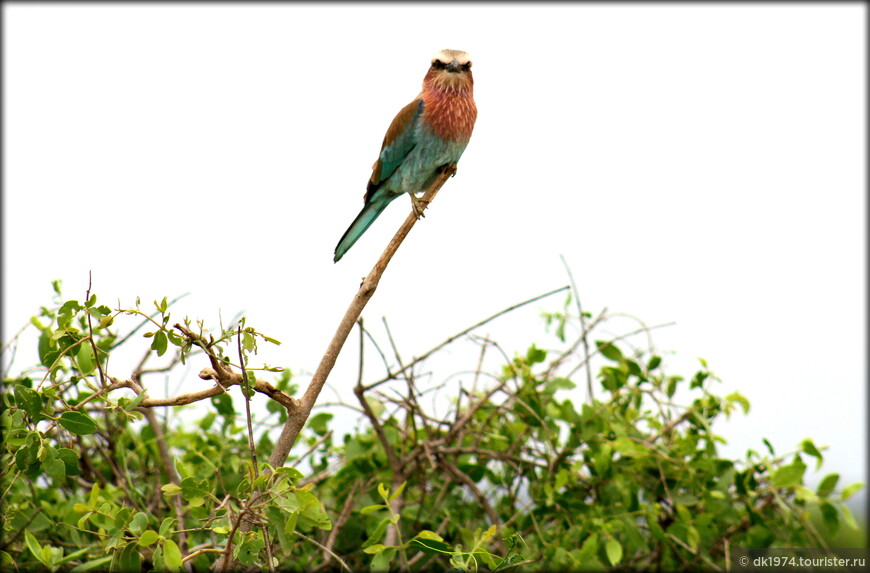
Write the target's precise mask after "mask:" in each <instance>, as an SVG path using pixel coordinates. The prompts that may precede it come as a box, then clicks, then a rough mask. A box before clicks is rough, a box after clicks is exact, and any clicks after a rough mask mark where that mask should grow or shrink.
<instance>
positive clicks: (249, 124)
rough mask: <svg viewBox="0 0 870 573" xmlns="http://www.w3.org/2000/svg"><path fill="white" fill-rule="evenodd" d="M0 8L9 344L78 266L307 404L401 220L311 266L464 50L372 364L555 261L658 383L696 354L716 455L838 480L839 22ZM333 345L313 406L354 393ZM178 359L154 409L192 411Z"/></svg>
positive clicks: (315, 8) (548, 12) (561, 10)
mask: <svg viewBox="0 0 870 573" xmlns="http://www.w3.org/2000/svg"><path fill="white" fill-rule="evenodd" d="M3 9H4V16H5V29H4V31H3V36H4V58H5V61H4V62H3V63H4V86H5V93H4V96H5V101H4V105H5V115H4V123H5V126H4V136H5V146H4V149H5V158H4V159H5V174H4V176H5V181H4V210H3V233H4V236H3V239H4V252H3V255H4V256H3V259H4V262H3V265H4V268H3V271H4V275H3V276H4V283H3V329H4V333H5V334H4V335H5V337H6V338H8V337H9V336H11V335H12V334H14V333H15V332H16V331H18V329H19V328H20V327H21V326H23V325H24V324H26V323H27V321H28V319H29V317H30V316H31V315H33V314H34V313H35V312H36V311H37V309H38V307H39V306H40V305H44V304H48V303H49V301H50V299H51V286H50V281H51V280H53V279H57V278H60V279H63V281H64V288H65V294H66V296H67V297H68V298H78V299H79V300H81V299H82V298H83V297H84V292H85V289H86V288H87V281H88V271H92V272H93V281H94V285H93V288H94V292H96V293H97V294H98V296H99V297H100V300H101V302H103V303H106V304H109V305H111V306H113V307H114V306H116V305H117V304H118V303H119V301H120V304H122V305H128V306H129V305H132V304H133V303H134V301H135V298H136V297H137V296H140V297H141V298H142V300H143V302H144V303H146V304H149V305H150V301H151V300H153V299H159V298H162V297H163V296H167V295H168V296H169V297H170V298H172V297H173V296H177V295H180V294H183V293H185V292H190V293H191V294H190V295H189V296H187V297H186V298H185V299H183V300H182V301H181V302H180V303H179V304H178V305H177V307H176V310H175V313H176V314H175V316H177V317H180V316H182V315H184V314H188V315H190V316H192V317H199V318H203V319H204V320H205V321H206V322H207V323H208V324H210V325H217V323H218V321H219V320H220V318H223V320H224V321H225V322H226V321H228V320H229V319H230V318H231V317H232V316H234V315H235V314H236V313H238V312H244V313H245V314H246V315H247V316H248V321H249V324H251V325H254V326H256V327H257V328H258V329H260V330H261V331H263V332H266V333H268V334H269V335H271V336H274V337H275V338H278V339H280V340H281V341H282V342H283V345H282V346H281V347H279V348H277V349H274V350H269V351H268V352H266V353H264V355H263V358H264V359H265V360H266V361H267V362H269V363H271V364H279V365H285V366H289V367H291V368H292V369H293V370H294V372H296V373H297V374H298V377H297V381H298V382H300V383H303V384H304V383H305V382H306V381H307V378H308V377H307V375H306V373H310V372H311V371H313V370H314V368H315V367H316V365H317V363H318V361H319V358H320V355H321V354H322V352H323V350H324V349H325V348H326V345H327V343H328V341H329V339H330V337H331V336H332V333H333V332H334V329H335V326H336V325H337V322H338V320H339V318H340V317H341V316H342V314H343V313H344V311H345V309H346V306H347V304H348V303H349V302H350V299H351V297H352V296H353V294H354V292H355V290H356V288H357V285H358V283H359V280H360V277H362V276H364V275H365V274H366V273H367V272H368V271H369V269H370V268H371V265H372V264H373V263H374V261H375V259H376V258H377V256H378V254H379V253H380V251H381V250H382V248H383V247H384V246H385V245H386V243H387V241H388V240H389V238H390V237H391V236H392V233H393V232H394V230H395V229H396V228H397V227H398V225H399V224H400V222H401V221H402V220H403V219H404V217H405V216H406V215H407V213H408V211H409V202H408V201H406V200H405V198H400V199H399V200H397V201H396V202H395V203H393V204H392V205H391V206H390V208H389V209H388V210H387V211H386V212H385V214H384V215H383V216H382V217H381V218H380V219H379V220H378V221H377V222H376V224H375V225H374V226H373V227H372V228H371V229H370V230H369V231H368V232H367V233H366V235H365V236H364V237H363V238H362V240H360V241H359V242H358V243H357V244H356V245H355V246H354V248H353V249H352V250H351V251H350V253H349V254H348V255H346V256H345V258H344V259H343V260H342V261H341V262H340V263H339V264H337V265H333V263H332V252H333V249H334V246H335V244H336V242H337V241H338V238H339V237H340V236H341V234H342V233H343V232H344V230H345V228H346V227H347V225H348V224H349V223H350V221H351V220H352V219H353V217H354V216H355V215H356V214H357V212H358V211H359V209H360V208H361V207H362V195H363V192H364V189H365V182H366V180H367V178H368V176H369V174H370V166H371V164H372V162H373V161H374V160H375V158H376V156H377V152H378V149H379V146H380V143H381V139H382V137H383V134H384V131H385V130H386V127H387V125H388V124H389V122H390V120H391V119H392V117H393V115H394V114H395V113H396V112H397V111H398V110H399V109H400V108H401V107H402V106H403V105H405V104H406V103H408V102H409V101H410V100H411V99H412V98H413V97H415V96H416V94H417V93H418V91H419V86H420V82H421V80H422V78H423V75H424V74H425V72H426V69H427V67H428V65H429V60H430V57H431V55H432V54H433V53H434V52H436V51H437V50H440V49H442V48H455V49H462V50H466V51H468V52H469V53H470V54H471V56H472V58H473V60H474V74H475V81H476V84H475V97H476V100H477V104H478V108H479V119H478V123H477V126H476V129H475V133H474V136H473V138H472V141H471V144H470V145H469V147H468V149H467V151H466V153H465V155H464V156H463V158H462V161H461V162H460V164H459V173H458V175H457V176H456V177H455V178H454V179H452V180H451V181H449V182H448V184H447V185H446V186H445V187H444V189H442V191H441V193H440V194H439V196H438V198H437V199H436V201H435V202H434V203H433V205H432V207H431V208H430V209H429V211H428V212H427V217H426V218H425V219H423V220H422V221H420V223H419V224H418V225H417V226H416V227H415V228H414V230H413V232H412V233H411V235H410V237H409V238H408V240H406V242H405V243H404V245H403V246H402V248H401V249H400V251H399V253H398V255H397V256H396V257H395V259H394V261H393V263H392V264H391V266H390V267H389V269H388V270H387V273H386V275H385V276H384V279H383V280H382V282H381V285H380V288H379V290H378V291H377V293H376V294H375V297H374V299H373V300H372V302H371V304H370V305H369V307H368V308H367V309H366V312H365V317H366V318H367V320H368V325H369V326H370V328H372V330H373V332H374V334H375V335H376V336H377V337H378V338H379V341H380V342H381V344H383V345H384V346H387V342H386V338H385V336H384V330H383V326H382V324H381V323H380V320H381V317H387V320H388V321H389V324H390V327H391V329H392V332H393V335H394V337H395V338H396V340H397V341H398V342H399V344H400V349H401V351H402V353H403V356H404V357H405V358H406V359H407V358H409V357H410V356H412V355H419V354H420V353H422V352H423V351H425V350H427V349H429V348H430V347H431V346H433V345H435V344H436V343H438V342H440V341H441V340H443V339H444V338H446V337H447V336H449V335H451V334H453V333H455V332H457V331H459V330H460V329H462V328H464V327H465V326H468V325H470V324H472V323H474V322H476V321H477V320H479V319H481V318H483V317H485V316H487V315H489V314H491V313H494V312H497V311H498V310H501V309H502V308H504V307H507V306H509V305H511V304H513V303H516V302H518V301H520V300H523V299H525V298H529V297H531V296H534V295H537V294H540V293H542V292H545V291H547V290H550V289H553V288H556V287H559V286H562V285H564V284H567V282H568V279H567V276H566V273H565V270H564V267H563V265H562V263H561V261H560V259H559V256H560V255H564V257H565V259H566V260H567V262H568V264H569V265H570V267H571V269H572V271H573V273H574V276H575V278H576V279H577V282H578V286H579V288H580V293H581V297H582V302H583V305H584V307H585V308H586V309H588V310H590V311H591V312H593V314H597V313H598V312H600V311H601V309H602V308H604V307H607V308H608V309H609V310H610V311H611V312H624V313H628V314H631V315H634V316H637V317H639V318H641V319H643V320H644V321H645V322H646V323H647V324H659V323H665V322H669V321H675V322H676V325H675V326H671V327H668V328H663V329H660V330H656V331H655V343H656V347H657V348H658V350H659V351H661V352H665V356H666V361H667V365H668V368H669V371H671V372H672V373H681V374H683V375H685V376H690V375H691V374H692V373H693V372H694V369H695V368H696V366H697V358H698V357H704V358H705V359H706V360H707V361H708V362H709V363H710V366H711V368H712V369H713V370H714V372H716V374H717V375H718V376H719V377H721V378H722V380H723V383H722V384H721V385H718V386H714V387H713V390H714V391H716V392H717V393H721V394H724V393H727V392H730V391H733V390H738V391H740V392H742V393H743V394H744V395H746V396H747V397H748V398H749V399H750V401H751V402H752V405H753V407H752V411H751V412H750V414H749V415H748V416H743V415H737V416H736V417H735V418H733V419H732V421H731V422H729V423H727V424H723V425H721V426H719V427H718V429H719V432H720V433H721V434H722V435H724V436H725V437H726V438H728V439H729V444H728V445H727V446H725V447H723V455H731V456H743V455H744V454H745V452H746V449H747V448H753V449H756V450H758V451H762V452H763V451H764V446H763V445H762V443H761V438H762V437H766V438H768V439H769V440H770V441H771V442H773V444H774V446H775V447H776V448H777V451H778V452H779V453H781V452H787V451H789V450H791V449H793V448H794V447H795V446H796V445H797V444H798V443H799V442H800V441H801V440H802V439H804V438H806V437H812V438H814V439H815V441H816V443H817V444H818V445H827V446H830V447H829V449H828V450H826V452H825V453H826V464H825V467H824V468H823V470H822V473H820V474H814V475H813V476H811V478H810V482H811V483H812V482H815V481H817V480H818V479H819V477H821V475H824V474H825V473H828V472H831V471H837V472H839V473H841V474H842V480H841V482H840V484H841V485H844V484H848V483H851V482H853V481H858V480H861V481H865V476H864V473H865V467H866V459H865V452H866V444H865V434H866V431H865V430H866V422H865V407H866V377H865V375H866V371H865V367H866V355H865V350H866V341H865V329H864V322H865V315H866V306H865V286H866V285H865V273H866V270H865V256H866V253H865V219H864V217H865V184H866V181H865V179H864V175H865V167H866V164H865V153H866V147H865V142H866V140H865V124H866V117H865V104H866V87H865V86H866V75H865V74H866V61H865V56H864V53H865V48H866V28H865V21H866V13H865V12H866V9H865V7H864V6H862V5H859V4H851V5H808V4H800V5H793V6H789V5H779V4H777V5H765V6H752V5H720V4H715V5H634V4H624V5H623V4H613V5H570V4H559V5H542V6H539V5H517V4H509V5H498V4H487V5H467V4H455V3H453V4H444V5H423V4H418V5H396V4H388V5H347V4H325V5H295V4H287V5H275V4H267V5H253V6H241V5H225V4H217V5H208V4H196V5H182V6H172V5H147V4H146V5H140V4H129V5H128V4H118V5H111V4H110V5H65V4H46V5H39V4H22V5H16V4H8V3H4V6H3ZM562 300H563V298H562V296H561V295H560V296H557V297H554V298H552V299H550V300H549V301H545V302H542V303H538V304H536V305H532V306H531V307H529V308H527V309H525V310H523V311H520V312H519V313H516V314H515V315H514V316H512V317H509V318H507V319H505V320H502V321H500V322H497V323H493V324H492V325H489V326H487V327H486V329H485V331H484V332H482V333H481V334H489V335H491V336H492V337H493V338H495V339H497V340H499V341H500V342H501V343H502V344H503V346H504V347H505V349H506V350H507V351H508V352H509V353H513V352H514V351H524V349H525V348H526V346H527V345H528V344H530V343H531V342H538V343H539V344H544V345H546V344H547V343H548V342H549V343H553V342H554V341H553V338H552V337H551V336H548V335H546V334H544V332H543V328H542V324H541V320H540V318H539V314H540V312H541V311H544V310H550V311H553V310H557V309H559V308H560V305H561V302H562ZM149 308H150V306H149ZM632 327H633V326H630V325H629V324H628V323H626V324H625V325H619V326H617V325H614V326H613V327H612V328H611V331H612V333H613V334H620V333H621V332H624V331H626V330H629V329H630V328H632ZM351 340H352V341H353V342H352V344H351V347H350V348H348V351H347V352H346V353H345V354H343V355H342V356H341V358H340V359H339V362H338V365H337V367H336V369H335V371H334V373H333V376H332V377H331V379H330V388H329V389H328V390H327V391H326V392H325V394H324V399H325V400H336V399H338V398H340V397H344V399H345V400H348V401H351V400H352V395H351V393H350V388H352V386H353V384H354V383H355V381H356V368H357V351H356V345H357V342H356V335H354V336H353V337H352V339H351ZM641 342H642V341H641ZM469 346H470V345H469ZM136 352H137V355H136V358H138V352H139V351H138V350H137V351H136ZM475 353H476V349H474V348H472V349H471V350H470V351H469V352H465V351H462V350H456V351H453V350H451V351H449V352H447V353H446V354H445V357H446V358H445V360H444V362H443V363H442V368H443V370H440V371H439V373H436V374H435V375H433V376H432V377H431V380H432V381H433V383H434V382H441V381H443V380H444V379H446V378H447V377H448V376H449V375H450V374H451V373H453V372H456V371H458V370H470V369H472V368H473V366H474V359H473V357H474V356H475ZM469 357H471V358H469ZM366 360H367V362H366V364H367V368H366V377H367V379H370V380H372V379H375V378H377V377H380V376H381V374H382V372H383V369H382V367H380V365H379V363H378V362H379V361H378V359H377V358H376V354H375V353H374V352H373V351H370V353H369V354H368V355H367V359H366ZM33 362H36V354H35V352H34V351H32V350H27V349H26V348H25V346H22V347H21V348H20V349H19V354H18V356H17V358H16V365H18V366H24V365H27V364H31V363H33ZM5 364H6V357H5V356H4V365H5ZM113 366H114V367H115V368H116V374H117V375H119V376H123V375H124V374H125V371H124V368H127V370H126V373H129V366H128V365H125V364H124V363H123V362H122V361H120V360H118V361H116V362H115V363H113ZM202 366H203V364H195V365H192V366H191V369H190V370H187V371H184V372H182V373H181V374H180V375H176V376H175V377H173V378H171V379H169V380H166V381H165V384H166V385H167V387H168V389H169V392H170V393H176V392H180V391H189V390H195V389H199V388H202V384H203V383H202V382H201V381H199V380H198V379H197V378H196V376H195V372H196V371H198V369H199V368H200V367H202ZM577 381H578V382H581V383H582V382H583V379H582V377H580V376H578V379H577ZM163 384H164V382H159V381H158V382H157V386H158V387H157V388H155V389H153V390H152V391H153V392H154V393H155V394H159V393H160V392H161V391H162V390H164V389H163V388H162V387H161V386H162V385H163ZM582 386H583V385H582V384H581V385H580V388H582ZM445 392H447V390H446V389H445ZM576 392H577V395H576V397H575V398H574V399H575V402H580V401H582V400H583V399H584V396H583V392H582V391H581V390H580V389H579V388H578V390H577V391H576ZM448 393H449V392H448ZM176 415H184V414H176ZM811 467H812V464H811Z"/></svg>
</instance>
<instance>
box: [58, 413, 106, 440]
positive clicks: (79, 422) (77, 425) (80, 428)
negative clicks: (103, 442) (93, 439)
mask: <svg viewBox="0 0 870 573" xmlns="http://www.w3.org/2000/svg"><path fill="white" fill-rule="evenodd" d="M59 422H60V425H61V426H63V427H64V428H66V429H67V430H69V431H70V432H72V433H73V434H76V435H78V436H82V435H85V434H93V433H94V432H96V431H97V423H96V422H94V420H93V419H91V417H90V416H88V415H87V414H82V413H81V412H75V411H67V412H64V413H63V414H61V415H60V420H59Z"/></svg>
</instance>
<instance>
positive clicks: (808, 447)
mask: <svg viewBox="0 0 870 573" xmlns="http://www.w3.org/2000/svg"><path fill="white" fill-rule="evenodd" d="M801 451H803V452H804V453H805V454H807V455H810V456H813V457H814V458H816V471H819V468H820V467H822V452H820V451H819V450H818V448H816V445H815V444H814V443H813V441H812V440H811V439H809V438H807V439H806V440H804V441H803V442H801Z"/></svg>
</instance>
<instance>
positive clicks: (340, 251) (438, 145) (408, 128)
mask: <svg viewBox="0 0 870 573" xmlns="http://www.w3.org/2000/svg"><path fill="white" fill-rule="evenodd" d="M476 119H477V106H475V105H474V79H473V78H472V76H471V59H469V57H468V54H466V53H465V52H461V51H459V50H441V51H440V52H438V53H437V54H435V56H434V57H433V58H432V65H431V66H430V68H429V71H428V72H427V73H426V77H425V78H423V91H421V92H420V95H419V96H417V98H416V99H415V100H414V101H412V102H411V103H409V104H408V105H406V106H405V107H404V108H402V111H400V112H399V114H398V115H397V116H396V118H395V119H393V123H391V124H390V127H389V129H387V134H386V136H384V142H383V144H382V145H381V153H380V155H379V156H378V160H377V161H375V164H374V165H373V166H372V176H371V178H370V179H369V183H368V187H367V189H366V194H365V205H364V206H363V209H362V211H360V213H359V215H357V216H356V219H354V221H353V223H351V224H350V227H348V229H347V231H345V232H344V235H343V236H342V237H341V240H340V241H339V242H338V245H337V246H336V247H335V258H334V259H333V260H334V261H335V262H338V261H339V259H341V257H342V256H344V254H345V253H346V252H347V251H348V249H350V248H351V247H352V246H353V244H354V243H356V241H357V239H359V238H360V236H362V234H363V233H365V232H366V229H368V228H369V226H370V225H371V224H372V223H373V222H374V221H375V219H377V218H378V215H380V214H381V212H382V211H383V210H384V209H385V208H386V207H387V205H389V204H390V202H391V201H392V200H393V199H395V198H396V197H398V196H399V195H401V194H403V193H408V194H410V196H411V203H412V205H413V207H414V212H415V213H417V214H418V216H419V215H421V214H422V209H421V208H420V206H419V205H418V199H417V198H416V197H415V196H414V194H415V193H420V192H422V191H425V190H426V189H427V188H428V187H429V185H430V184H431V183H432V182H433V181H434V180H435V177H436V176H437V174H438V171H439V169H440V168H441V167H443V166H445V165H448V164H450V163H456V162H457V161H459V158H460V157H461V156H462V152H463V151H465V147H466V146H467V145H468V140H469V139H470V138H471V131H472V130H473V129H474V122H475V120H476Z"/></svg>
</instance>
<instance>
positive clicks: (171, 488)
mask: <svg viewBox="0 0 870 573" xmlns="http://www.w3.org/2000/svg"><path fill="white" fill-rule="evenodd" d="M160 491H162V492H163V495H168V496H173V495H178V494H180V493H181V488H180V487H178V486H177V485H175V484H174V483H168V484H166V485H162V486H160Z"/></svg>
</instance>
